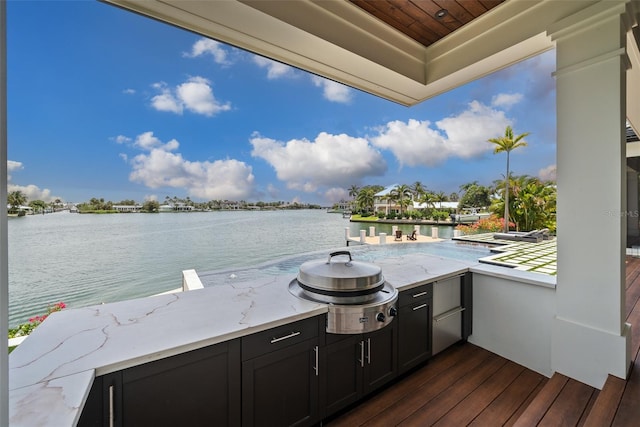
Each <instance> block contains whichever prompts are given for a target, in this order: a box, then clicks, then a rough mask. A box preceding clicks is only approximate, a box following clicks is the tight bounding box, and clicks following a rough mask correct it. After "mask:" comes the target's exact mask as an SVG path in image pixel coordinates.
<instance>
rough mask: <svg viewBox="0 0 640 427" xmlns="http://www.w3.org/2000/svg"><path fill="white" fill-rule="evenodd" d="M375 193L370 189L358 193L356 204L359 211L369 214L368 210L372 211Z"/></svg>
mask: <svg viewBox="0 0 640 427" xmlns="http://www.w3.org/2000/svg"><path fill="white" fill-rule="evenodd" d="M375 194H376V193H375V192H374V191H373V189H372V188H363V189H362V190H360V191H359V192H358V196H357V199H356V203H357V204H358V207H359V208H360V209H361V210H364V211H367V212H369V209H370V208H371V209H373V204H374V199H375Z"/></svg>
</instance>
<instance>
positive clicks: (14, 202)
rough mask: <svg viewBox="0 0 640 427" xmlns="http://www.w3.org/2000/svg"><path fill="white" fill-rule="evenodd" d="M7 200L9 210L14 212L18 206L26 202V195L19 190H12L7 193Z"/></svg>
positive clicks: (18, 208)
mask: <svg viewBox="0 0 640 427" xmlns="http://www.w3.org/2000/svg"><path fill="white" fill-rule="evenodd" d="M7 202H8V203H9V205H11V212H12V213H16V212H18V211H19V210H20V206H22V205H24V204H25V203H27V196H25V195H24V193H23V192H22V191H20V190H16V191H12V192H11V193H9V194H7Z"/></svg>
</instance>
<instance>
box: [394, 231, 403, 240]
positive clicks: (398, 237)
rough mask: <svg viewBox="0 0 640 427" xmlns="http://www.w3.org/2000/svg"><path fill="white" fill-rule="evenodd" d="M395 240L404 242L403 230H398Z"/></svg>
mask: <svg viewBox="0 0 640 427" xmlns="http://www.w3.org/2000/svg"><path fill="white" fill-rule="evenodd" d="M393 240H402V230H396V237H395V238H394V239H393Z"/></svg>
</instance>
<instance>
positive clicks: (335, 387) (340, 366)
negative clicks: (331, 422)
mask: <svg viewBox="0 0 640 427" xmlns="http://www.w3.org/2000/svg"><path fill="white" fill-rule="evenodd" d="M397 330H398V329H397V322H393V323H391V325H389V326H386V327H384V328H382V329H380V330H378V331H375V332H371V333H367V334H358V335H335V334H327V335H326V346H325V347H324V348H323V349H322V353H321V355H322V356H321V363H320V370H321V372H322V375H321V381H322V384H321V387H320V393H321V406H322V407H323V416H329V415H331V414H334V413H336V412H337V411H339V410H340V409H342V408H344V407H346V406H348V405H350V404H351V403H354V402H356V401H358V400H359V399H360V398H361V397H363V396H365V395H367V394H368V393H370V392H372V391H374V390H376V389H378V388H379V387H381V386H383V385H384V384H386V383H388V382H389V381H391V380H393V379H394V378H395V377H396V374H397V354H398V352H397V339H398V338H397V337H398V333H397Z"/></svg>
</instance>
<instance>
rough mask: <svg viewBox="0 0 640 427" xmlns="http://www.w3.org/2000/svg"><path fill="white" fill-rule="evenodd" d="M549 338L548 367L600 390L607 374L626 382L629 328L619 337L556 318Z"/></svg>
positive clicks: (629, 358) (629, 326)
mask: <svg viewBox="0 0 640 427" xmlns="http://www.w3.org/2000/svg"><path fill="white" fill-rule="evenodd" d="M551 335H552V338H551V368H552V370H553V371H554V372H558V373H561V374H563V375H566V376H568V377H570V378H573V379H575V380H577V381H580V382H583V383H585V384H587V385H590V386H591V387H595V388H597V389H600V390H601V389H602V387H603V386H604V383H605V381H606V380H607V376H608V375H609V374H611V375H614V376H616V377H619V378H623V379H626V378H627V375H628V373H629V369H630V368H631V325H630V324H629V323H625V325H624V328H623V330H622V335H614V334H612V333H610V332H607V331H603V330H599V329H593V328H591V327H589V326H587V325H581V324H578V323H574V322H571V321H570V320H566V319H561V318H558V317H556V318H555V319H554V321H553V328H552V333H551Z"/></svg>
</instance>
